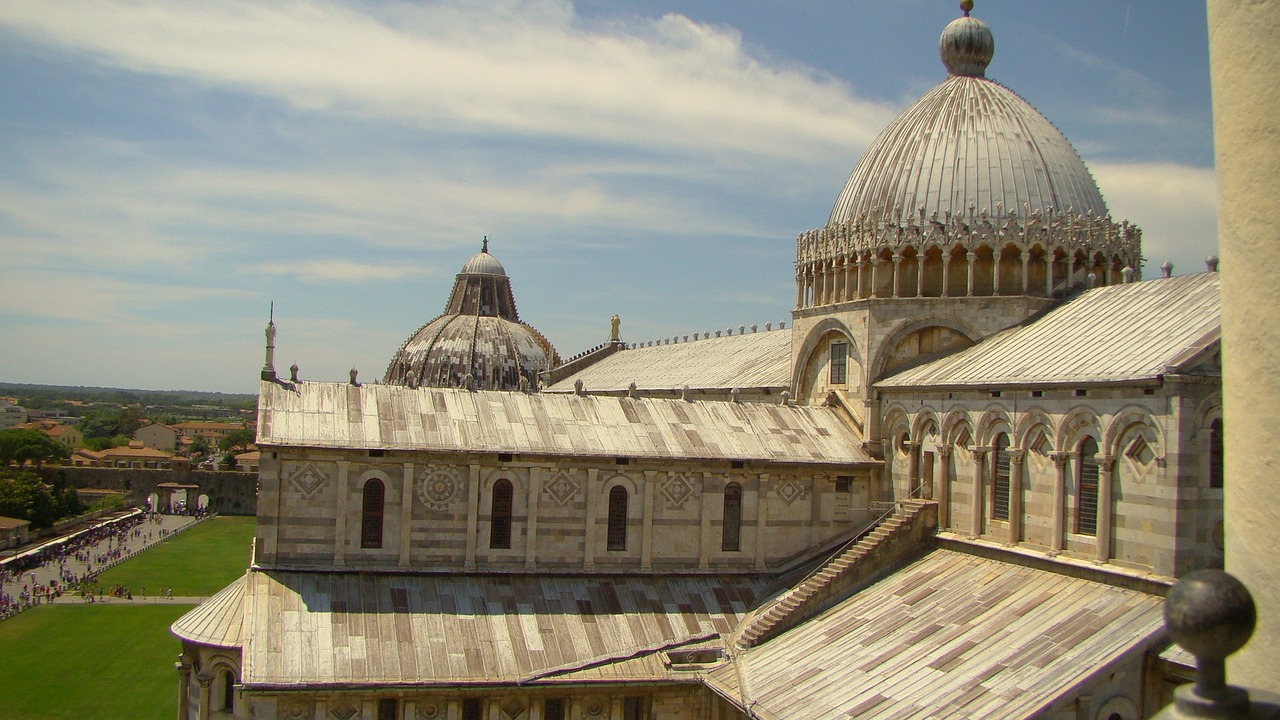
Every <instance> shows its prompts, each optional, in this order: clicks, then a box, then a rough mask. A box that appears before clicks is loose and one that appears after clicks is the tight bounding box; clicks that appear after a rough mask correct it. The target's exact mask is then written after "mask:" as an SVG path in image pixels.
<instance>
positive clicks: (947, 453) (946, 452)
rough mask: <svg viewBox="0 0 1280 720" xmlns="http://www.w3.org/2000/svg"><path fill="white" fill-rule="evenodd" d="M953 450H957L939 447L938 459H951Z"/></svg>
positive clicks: (943, 446) (944, 446) (948, 446)
mask: <svg viewBox="0 0 1280 720" xmlns="http://www.w3.org/2000/svg"><path fill="white" fill-rule="evenodd" d="M952 450H955V448H953V447H951V446H950V445H939V446H938V457H940V458H942V459H943V460H946V459H947V458H949V457H951V451H952Z"/></svg>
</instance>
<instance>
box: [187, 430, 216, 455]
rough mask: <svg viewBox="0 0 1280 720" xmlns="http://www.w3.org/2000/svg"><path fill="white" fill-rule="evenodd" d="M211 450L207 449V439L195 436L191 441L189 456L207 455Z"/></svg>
mask: <svg viewBox="0 0 1280 720" xmlns="http://www.w3.org/2000/svg"><path fill="white" fill-rule="evenodd" d="M211 449H212V448H210V447H209V438H207V437H205V436H203V435H197V436H195V437H194V438H192V439H191V455H192V456H193V457H197V456H204V455H208V454H209V450H211Z"/></svg>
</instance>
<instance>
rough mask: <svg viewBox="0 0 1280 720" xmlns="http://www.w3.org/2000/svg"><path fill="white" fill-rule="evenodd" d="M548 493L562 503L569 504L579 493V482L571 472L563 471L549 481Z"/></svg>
mask: <svg viewBox="0 0 1280 720" xmlns="http://www.w3.org/2000/svg"><path fill="white" fill-rule="evenodd" d="M547 494H548V495H550V496H551V499H552V500H555V501H556V502H557V503H559V504H560V505H567V504H568V503H569V501H570V500H572V499H573V496H574V495H577V494H578V483H576V482H574V480H573V477H572V476H571V475H569V473H567V472H564V471H561V472H558V473H556V476H555V477H554V478H552V479H551V482H549V483H547Z"/></svg>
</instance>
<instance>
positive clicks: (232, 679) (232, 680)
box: [218, 668, 236, 713]
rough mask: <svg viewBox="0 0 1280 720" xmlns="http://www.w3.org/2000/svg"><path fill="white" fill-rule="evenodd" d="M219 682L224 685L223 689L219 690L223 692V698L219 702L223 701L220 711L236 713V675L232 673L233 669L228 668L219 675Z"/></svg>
mask: <svg viewBox="0 0 1280 720" xmlns="http://www.w3.org/2000/svg"><path fill="white" fill-rule="evenodd" d="M218 681H219V682H220V683H222V685H221V687H220V688H219V689H220V690H221V691H222V697H221V698H219V700H220V701H221V704H220V705H219V707H218V709H219V710H224V711H226V712H228V713H232V712H235V709H236V674H235V673H234V672H232V670H231V668H226V669H224V670H223V671H222V672H220V673H218Z"/></svg>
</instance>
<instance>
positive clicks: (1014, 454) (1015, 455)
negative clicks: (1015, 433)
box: [1005, 447, 1027, 463]
mask: <svg viewBox="0 0 1280 720" xmlns="http://www.w3.org/2000/svg"><path fill="white" fill-rule="evenodd" d="M1005 452H1007V453H1009V460H1011V461H1012V462H1019V463H1020V462H1022V461H1023V460H1024V459H1026V457H1027V451H1026V449H1024V448H1016V447H1008V448H1005Z"/></svg>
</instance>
